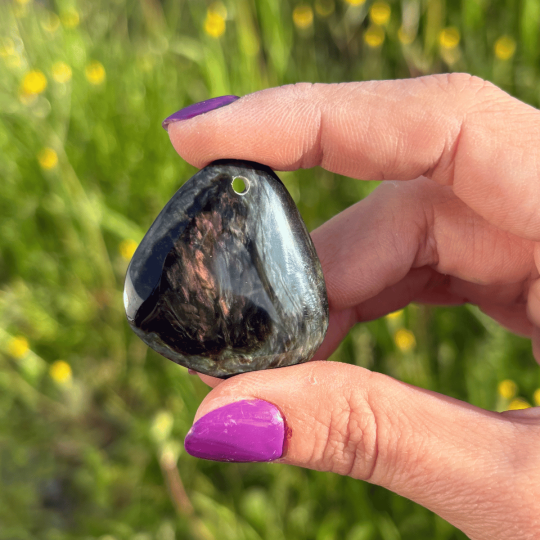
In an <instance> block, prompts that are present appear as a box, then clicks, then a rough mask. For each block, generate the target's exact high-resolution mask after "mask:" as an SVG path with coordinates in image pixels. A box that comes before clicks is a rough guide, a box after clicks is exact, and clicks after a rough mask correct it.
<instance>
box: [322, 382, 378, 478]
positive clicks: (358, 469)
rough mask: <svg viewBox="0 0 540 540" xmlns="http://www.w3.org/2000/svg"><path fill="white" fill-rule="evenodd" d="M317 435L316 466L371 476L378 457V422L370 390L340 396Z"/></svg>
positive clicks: (342, 473)
mask: <svg viewBox="0 0 540 540" xmlns="http://www.w3.org/2000/svg"><path fill="white" fill-rule="evenodd" d="M321 418H323V417H322V416H321ZM316 438H317V439H318V444H316V445H315V450H314V451H315V454H316V455H315V456H314V461H315V465H316V468H317V469H319V470H326V471H331V472H335V473H337V474H341V475H346V476H352V477H354V478H358V479H362V480H369V479H370V478H371V476H372V474H373V470H374V468H375V465H376V461H377V422H376V417H375V414H374V412H373V410H372V407H371V406H370V403H369V399H368V396H367V392H366V391H364V390H358V391H354V392H352V393H349V394H344V395H342V396H340V398H339V399H338V400H337V401H336V402H335V404H334V406H333V407H332V409H331V411H328V414H327V415H326V421H325V422H322V423H321V424H320V425H319V430H318V436H317V437H316Z"/></svg>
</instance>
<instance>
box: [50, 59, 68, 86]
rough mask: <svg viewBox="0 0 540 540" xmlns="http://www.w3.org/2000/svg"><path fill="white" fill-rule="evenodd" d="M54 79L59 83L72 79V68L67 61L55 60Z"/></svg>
mask: <svg viewBox="0 0 540 540" xmlns="http://www.w3.org/2000/svg"><path fill="white" fill-rule="evenodd" d="M52 74H53V79H54V80H55V81H56V82H59V83H66V82H68V81H69V80H70V79H71V68H70V67H69V66H68V65H67V64H66V63H65V62H61V61H60V62H55V63H54V64H53V67H52Z"/></svg>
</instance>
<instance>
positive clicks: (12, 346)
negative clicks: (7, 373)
mask: <svg viewBox="0 0 540 540" xmlns="http://www.w3.org/2000/svg"><path fill="white" fill-rule="evenodd" d="M29 350H30V346H29V345H28V340H27V339H26V338H25V337H23V336H17V337H14V338H11V339H10V341H9V343H8V352H9V354H11V356H13V357H14V358H22V357H23V356H24V355H25V354H26V353H27V352H28V351H29Z"/></svg>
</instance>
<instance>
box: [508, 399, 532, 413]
mask: <svg viewBox="0 0 540 540" xmlns="http://www.w3.org/2000/svg"><path fill="white" fill-rule="evenodd" d="M530 406H531V405H530V404H529V403H528V402H527V400H525V399H523V398H520V397H517V398H514V399H513V400H512V401H511V402H510V405H508V410H509V411H519V410H521V409H529V408H530Z"/></svg>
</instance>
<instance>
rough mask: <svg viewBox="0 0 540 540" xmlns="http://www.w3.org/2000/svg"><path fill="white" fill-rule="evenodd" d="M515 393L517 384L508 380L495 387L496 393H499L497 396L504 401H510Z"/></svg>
mask: <svg viewBox="0 0 540 540" xmlns="http://www.w3.org/2000/svg"><path fill="white" fill-rule="evenodd" d="M517 391H518V387H517V384H516V383H515V382H514V381H512V380H510V379H506V380H504V381H501V382H500V383H499V386H498V387H497V392H499V396H501V397H502V398H504V399H512V398H513V397H514V396H515V395H516V394H517Z"/></svg>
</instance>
